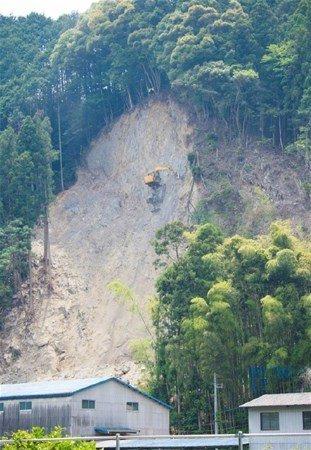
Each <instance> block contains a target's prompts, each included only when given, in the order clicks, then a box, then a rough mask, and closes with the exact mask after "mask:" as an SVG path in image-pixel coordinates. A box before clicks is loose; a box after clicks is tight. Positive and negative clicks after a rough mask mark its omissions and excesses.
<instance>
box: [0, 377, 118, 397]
mask: <svg viewBox="0 0 311 450" xmlns="http://www.w3.org/2000/svg"><path fill="white" fill-rule="evenodd" d="M110 378H111V377H102V378H86V379H80V380H52V381H36V382H31V383H16V384H2V385H0V398H1V399H2V400H4V399H6V398H7V399H8V398H20V397H27V398H29V397H39V396H40V397H41V396H44V397H47V396H64V395H70V394H73V393H75V392H77V391H80V390H81V389H85V388H87V387H90V386H93V385H95V384H98V383H103V382H105V381H107V380H109V379H110Z"/></svg>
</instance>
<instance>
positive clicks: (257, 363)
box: [150, 222, 311, 432]
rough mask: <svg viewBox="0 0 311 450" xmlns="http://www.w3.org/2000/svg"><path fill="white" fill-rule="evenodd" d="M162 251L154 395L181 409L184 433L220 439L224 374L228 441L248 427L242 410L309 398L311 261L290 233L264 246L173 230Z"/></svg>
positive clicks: (280, 227)
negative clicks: (261, 400) (262, 401)
mask: <svg viewBox="0 0 311 450" xmlns="http://www.w3.org/2000/svg"><path fill="white" fill-rule="evenodd" d="M185 248H186V252H184V250H185ZM155 250H156V253H157V254H158V257H159V260H158V264H164V265H165V266H166V269H165V271H164V273H163V274H162V275H161V276H160V277H159V279H158V281H157V292H158V302H157V303H156V305H155V307H154V311H153V322H154V325H155V330H156V342H155V350H156V365H155V369H154V368H153V367H151V370H150V375H152V377H151V385H152V388H153V390H154V393H155V394H157V395H159V396H161V397H162V398H165V399H166V400H168V399H173V401H174V405H175V406H176V408H175V410H174V413H173V426H174V427H176V430H178V431H179V432H180V431H182V432H193V431H199V432H200V431H201V432H202V431H213V428H212V427H211V424H212V423H213V414H212V411H213V396H212V395H213V376H214V373H217V375H218V380H219V382H221V383H222V385H223V388H222V389H221V390H220V399H221V413H220V415H219V417H218V423H219V429H220V431H221V432H230V431H231V432H234V431H236V430H237V429H238V428H244V429H245V428H246V427H247V420H246V417H245V416H243V414H241V413H239V412H238V410H237V407H238V405H240V404H242V403H243V402H244V401H245V400H246V399H248V398H250V397H256V396H259V395H261V394H263V393H267V392H288V391H289V392H292V391H296V390H300V389H301V387H302V385H303V381H302V379H301V375H302V374H303V372H304V371H305V369H306V368H308V367H309V365H310V355H311V335H310V331H311V328H310V325H311V296H310V287H311V253H310V247H308V244H307V243H306V242H303V241H300V240H298V239H297V238H295V237H294V236H293V235H292V232H291V230H290V227H289V225H288V224H287V223H284V222H283V223H282V222H276V223H273V224H272V225H271V229H270V234H269V235H267V236H259V237H258V238H256V239H250V238H244V237H242V236H238V235H236V236H233V237H229V238H225V237H224V236H223V235H222V233H221V232H220V231H219V229H217V228H216V227H215V226H214V225H211V224H205V225H202V226H200V227H198V228H197V229H196V230H195V231H192V232H189V231H188V230H187V228H186V227H185V226H183V225H182V224H181V223H172V224H169V225H167V226H165V227H164V228H163V229H161V230H159V232H158V233H157V239H156V241H155Z"/></svg>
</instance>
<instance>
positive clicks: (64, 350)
mask: <svg viewBox="0 0 311 450" xmlns="http://www.w3.org/2000/svg"><path fill="white" fill-rule="evenodd" d="M215 133H216V134H217V135H218V136H220V139H219V141H217V142H216V143H215V141H213V142H212V143H211V138H213V136H215ZM191 154H192V155H197V156H196V158H197V161H196V163H197V164H198V165H199V168H200V171H201V175H200V177H197V182H196V184H195V185H194V183H193V178H192V173H191V170H190V165H189V162H188V156H189V155H191ZM190 159H191V158H190ZM159 165H160V166H165V167H166V170H163V171H161V187H160V189H157V190H156V192H154V191H152V189H151V188H149V187H147V186H146V185H145V183H144V177H145V175H146V174H147V173H149V172H150V171H153V170H154V169H155V168H156V166H159ZM192 170H193V167H192ZM307 183H308V181H307V172H306V169H305V170H298V168H297V167H296V165H295V162H294V161H293V160H290V159H289V158H288V157H286V156H284V155H282V154H280V153H273V152H272V151H271V149H270V151H269V149H268V148H262V147H260V146H259V145H255V144H254V143H252V142H251V143H250V144H248V145H247V146H246V147H245V148H244V149H242V150H241V149H240V148H239V145H238V143H234V142H232V143H231V144H230V145H229V144H228V143H227V144H225V143H224V142H223V141H222V139H221V129H220V128H219V127H218V128H217V127H215V126H214V125H213V124H211V123H206V124H204V127H202V125H199V124H198V123H195V121H194V120H193V119H191V120H190V119H189V115H187V113H186V112H185V111H184V110H183V109H181V107H180V106H178V105H177V104H176V103H175V102H174V101H172V100H165V101H163V100H153V101H150V102H149V103H146V104H145V105H143V106H140V107H138V108H136V109H135V110H134V111H132V112H130V113H128V114H125V115H123V116H122V117H121V118H120V119H119V120H118V121H117V122H116V123H115V124H114V125H113V126H112V127H111V129H110V130H106V131H103V132H102V134H101V135H100V136H99V137H98V139H97V140H96V141H94V142H93V144H92V146H91V148H90V150H89V152H88V154H87V156H86V159H85V162H84V164H83V166H82V167H81V168H80V170H79V172H78V176H77V182H76V183H75V185H74V186H72V187H71V188H70V189H69V190H68V191H66V192H64V193H62V194H60V195H59V196H58V197H57V198H56V200H55V201H54V203H53V204H52V206H51V211H50V219H51V254H52V285H53V289H52V292H51V293H50V294H48V293H47V291H46V287H45V286H44V283H43V273H42V264H41V262H40V259H41V257H42V230H38V232H37V238H36V239H35V241H34V242H33V252H34V255H35V257H34V258H33V263H32V265H33V268H32V280H31V283H28V284H26V285H25V286H24V287H23V291H22V293H21V295H20V296H18V297H17V298H16V299H15V306H14V308H13V310H12V311H11V313H10V314H9V316H8V318H7V320H6V323H5V326H4V329H3V331H2V333H1V344H0V350H1V355H2V356H1V357H2V361H1V366H0V378H1V379H2V380H5V381H14V380H18V381H23V380H30V379H43V378H51V377H60V376H62V377H75V376H79V377H83V376H87V377H89V376H93V375H94V376H95V375H102V374H113V373H114V374H117V375H126V377H127V378H128V379H130V380H132V381H134V382H135V381H136V380H137V378H138V377H139V368H137V367H136V366H135V364H134V363H133V360H132V356H131V352H130V342H131V341H132V340H133V339H137V338H139V337H143V336H146V330H145V329H144V326H143V324H142V323H141V320H140V319H139V317H138V316H137V315H135V314H133V313H132V312H131V311H130V308H129V306H128V305H126V304H124V303H122V302H120V301H119V300H117V299H116V298H115V297H114V295H113V294H112V293H111V292H110V291H109V290H108V288H107V283H109V282H110V281H112V280H114V279H119V280H121V281H122V282H123V283H125V284H126V285H128V286H130V287H132V288H133V290H134V292H135V294H136V297H137V299H138V300H139V302H140V304H141V307H142V308H144V309H145V310H146V314H147V315H148V312H147V309H148V308H147V303H148V298H149V297H150V296H152V295H153V293H154V281H155V279H156V276H157V273H156V271H155V268H154V266H153V261H154V259H155V255H154V253H153V249H152V246H151V245H150V242H151V241H152V239H153V238H154V235H155V232H156V230H157V229H159V228H160V227H162V226H163V225H164V224H166V223H168V222H171V221H173V220H176V219H181V220H182V221H183V222H187V221H188V220H189V219H191V218H193V217H194V218H195V219H196V220H212V221H215V222H218V223H220V224H221V226H223V227H224V228H225V229H227V230H229V231H238V232H244V233H247V234H256V233H257V232H262V231H266V230H267V227H268V225H269V223H270V222H271V220H274V219H278V218H282V219H291V220H293V222H294V223H295V224H296V225H298V227H300V228H302V229H306V230H307V229H308V228H309V227H310V197H309V195H308V192H307V190H306V189H305V185H306V184H307ZM199 199H201V200H200V201H199ZM154 200H156V202H155V201H154ZM194 207H196V208H195V209H196V211H194ZM30 287H31V289H30Z"/></svg>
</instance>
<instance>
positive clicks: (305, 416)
mask: <svg viewBox="0 0 311 450" xmlns="http://www.w3.org/2000/svg"><path fill="white" fill-rule="evenodd" d="M302 423H303V429H304V430H311V411H303V413H302Z"/></svg>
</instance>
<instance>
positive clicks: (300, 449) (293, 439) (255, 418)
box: [248, 407, 311, 450]
mask: <svg viewBox="0 0 311 450" xmlns="http://www.w3.org/2000/svg"><path fill="white" fill-rule="evenodd" d="M303 411H311V408H310V407H284V408H250V409H249V412H248V420H249V432H250V433H260V435H262V436H256V437H251V438H250V447H249V448H250V450H267V449H268V450H305V449H311V436H310V430H303V422H302V412H303ZM262 412H279V424H280V429H279V430H278V431H261V429H260V413H262ZM271 433H272V434H275V433H276V434H278V433H301V436H269V434H271Z"/></svg>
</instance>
